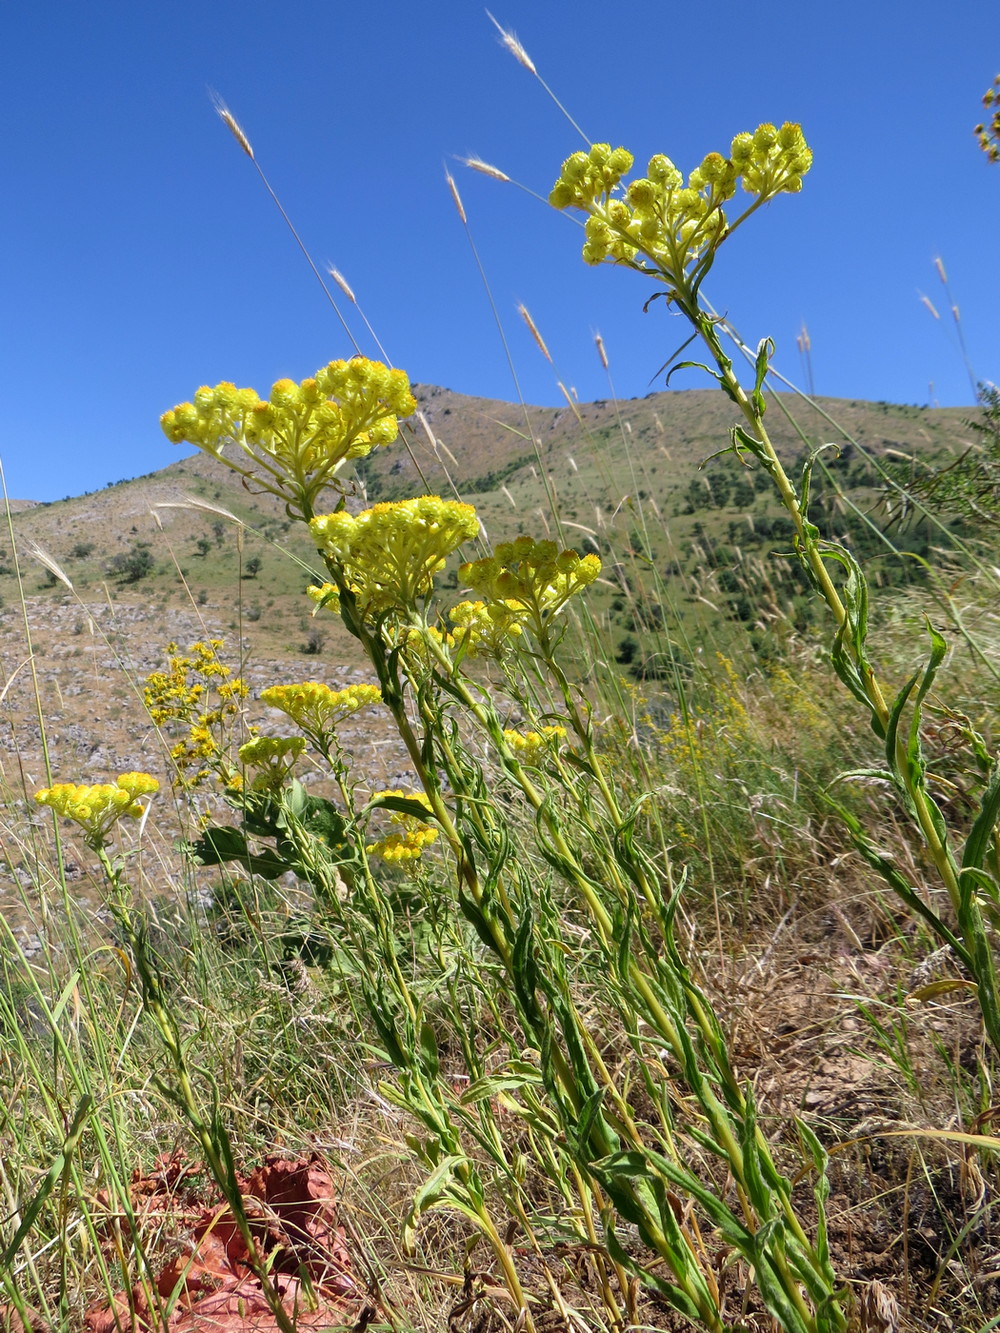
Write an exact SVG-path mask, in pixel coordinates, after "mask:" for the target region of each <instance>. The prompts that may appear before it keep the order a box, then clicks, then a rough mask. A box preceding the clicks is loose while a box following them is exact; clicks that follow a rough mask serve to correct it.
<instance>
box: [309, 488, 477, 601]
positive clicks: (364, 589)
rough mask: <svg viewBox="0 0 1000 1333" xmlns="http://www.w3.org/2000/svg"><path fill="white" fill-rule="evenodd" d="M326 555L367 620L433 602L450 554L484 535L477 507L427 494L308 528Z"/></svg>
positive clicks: (320, 521)
mask: <svg viewBox="0 0 1000 1333" xmlns="http://www.w3.org/2000/svg"><path fill="white" fill-rule="evenodd" d="M309 527H310V529H311V531H312V534H313V537H314V538H315V540H316V544H317V546H318V547H319V549H320V550H321V551H322V552H323V554H324V555H325V556H326V557H327V558H328V559H331V560H333V561H334V562H335V563H336V564H337V565H339V566H340V568H341V570H342V571H343V575H344V578H345V580H346V582H347V583H348V584H349V586H350V588H351V590H352V591H353V592H354V594H355V596H356V597H357V599H358V609H359V610H360V611H361V613H362V614H363V615H365V616H369V617H371V616H378V615H381V614H383V613H385V612H390V611H401V612H404V613H405V612H408V611H412V610H414V609H415V608H416V606H417V603H418V602H421V601H423V600H424V599H425V598H426V597H428V596H429V595H430V593H431V591H432V589H433V586H434V575H435V574H436V573H437V572H438V571H439V570H440V569H442V568H443V567H444V563H445V561H446V559H447V558H448V556H449V555H451V553H452V552H453V551H455V550H456V549H457V548H458V547H459V546H461V545H462V543H463V542H467V541H471V540H472V539H473V538H474V537H476V536H477V535H478V533H479V520H478V518H477V517H476V511H475V510H474V509H473V507H472V505H467V504H462V503H461V502H460V501H458V500H442V499H441V497H440V496H438V495H422V496H420V498H419V499H416V500H399V501H396V502H394V503H388V504H377V505H375V506H374V508H372V509H365V510H363V511H362V512H361V513H360V514H349V513H348V512H347V511H346V510H341V511H340V512H339V513H336V514H325V515H323V516H322V517H319V518H314V519H313V520H312V522H311V523H310V525H309Z"/></svg>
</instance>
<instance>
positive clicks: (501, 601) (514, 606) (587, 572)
mask: <svg viewBox="0 0 1000 1333" xmlns="http://www.w3.org/2000/svg"><path fill="white" fill-rule="evenodd" d="M600 572H601V562H600V559H599V558H598V557H597V556H596V555H585V556H580V555H578V554H577V552H576V551H560V550H559V547H558V546H557V545H556V544H555V542H549V541H541V542H538V541H534V540H533V539H532V538H531V537H518V539H517V541H513V542H501V543H500V545H499V546H497V548H496V550H495V551H494V553H493V555H492V556H489V557H488V558H487V559H485V560H476V561H473V562H472V563H471V564H467V565H463V566H462V567H461V569H460V570H459V571H458V573H459V577H460V578H461V579H462V580H464V582H466V583H467V584H468V585H469V587H470V588H474V589H475V590H476V592H478V593H480V594H482V596H483V598H484V599H485V602H486V606H487V608H488V610H489V611H490V613H491V615H492V614H494V613H496V614H497V615H498V616H499V617H501V619H502V618H503V617H504V616H506V615H509V614H511V613H513V614H517V615H519V616H521V617H522V618H523V619H524V620H525V621H526V622H527V623H529V624H530V625H531V627H532V628H533V629H534V631H535V633H536V634H539V635H540V634H542V633H544V630H545V626H546V624H547V623H548V621H549V620H550V619H551V618H552V616H554V615H555V614H556V613H557V612H558V611H560V610H561V609H562V608H563V607H564V606H565V605H566V603H567V602H568V601H569V599H570V598H571V597H572V596H573V594H574V593H576V592H579V591H580V590H581V589H582V588H585V587H586V586H587V585H588V584H589V583H593V581H594V579H596V578H597V576H598V574H600Z"/></svg>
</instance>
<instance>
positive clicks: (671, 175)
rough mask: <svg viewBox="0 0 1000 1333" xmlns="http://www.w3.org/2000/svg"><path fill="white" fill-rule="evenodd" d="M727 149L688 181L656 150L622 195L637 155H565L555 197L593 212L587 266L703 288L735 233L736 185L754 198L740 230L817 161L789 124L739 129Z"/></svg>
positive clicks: (797, 185) (555, 201) (596, 149)
mask: <svg viewBox="0 0 1000 1333" xmlns="http://www.w3.org/2000/svg"><path fill="white" fill-rule="evenodd" d="M729 153H730V155H729V157H723V156H722V155H721V154H720V153H709V154H708V156H707V157H706V158H705V159H704V160H703V161H702V163H701V165H700V166H699V167H696V168H695V170H694V171H692V172H691V175H690V176H689V177H688V181H687V184H686V185H685V183H684V177H683V176H682V175H681V173H680V172H679V171H678V170H677V168H676V167H675V166H674V164H673V162H671V161H670V159H669V158H668V157H664V156H663V154H662V153H658V154H656V156H654V157H652V158H650V160H649V165H648V167H647V174H646V176H643V177H640V178H639V179H637V180H634V181H632V182H631V184H630V185H629V186H628V187H627V188H625V189H624V191H623V193H619V191H620V190H621V181H622V177H623V176H624V175H625V173H626V172H627V171H629V170H630V169H631V167H632V162H633V157H632V154H631V153H630V152H628V151H627V150H626V149H624V148H614V149H612V147H611V145H610V144H606V143H598V144H594V145H593V146H592V147H591V149H590V151H589V152H587V153H583V152H580V153H574V154H573V155H572V156H571V157H568V158H567V159H566V161H565V162H564V163H563V165H562V171H561V172H560V175H559V179H558V180H557V181H556V184H555V186H554V188H553V190H552V193H551V194H550V196H549V202H550V203H551V204H552V205H553V207H554V208H559V209H564V208H578V209H580V210H581V211H582V212H584V213H586V214H587V215H588V217H587V222H586V228H585V231H586V238H587V239H586V243H585V245H584V247H583V258H584V260H585V261H586V262H587V263H588V264H600V263H601V262H603V261H604V260H611V261H613V262H618V263H623V264H628V265H630V266H631V267H633V268H639V269H642V270H643V271H645V272H652V273H657V274H660V275H662V276H663V277H665V278H667V280H668V281H669V282H671V283H672V284H674V285H676V286H678V287H683V286H685V285H686V283H687V284H691V283H693V284H694V286H697V283H698V282H700V281H701V279H702V278H703V277H704V275H705V273H706V272H707V270H708V268H709V267H710V264H711V260H712V256H713V255H714V252H715V250H716V249H717V248H718V246H719V245H720V244H721V243H722V241H723V240H724V239H725V238H726V236H727V235H728V234H729V232H730V231H731V230H732V228H730V226H729V224H728V222H727V220H726V215H725V213H724V212H723V207H722V206H723V204H725V203H726V202H727V201H728V200H730V199H732V198H733V196H734V195H735V193H736V186H737V183H738V182H742V185H743V189H744V190H745V191H746V192H747V193H748V194H752V195H755V196H756V202H755V203H754V204H753V205H752V206H751V209H748V210H747V211H746V212H745V213H744V214H743V215H742V216H741V217H740V218H738V219H737V222H736V223H734V224H733V226H734V227H735V226H736V225H738V224H739V222H741V221H742V220H743V218H744V217H746V216H747V213H749V212H750V211H752V209H753V208H756V207H758V206H759V205H760V204H763V203H766V202H767V201H768V200H769V199H773V198H774V197H775V195H777V194H781V193H794V192H796V191H798V190H801V188H802V177H803V176H804V175H805V173H806V172H807V171H808V170H809V168H810V166H811V165H812V152H811V150H810V149H809V147H808V145H807V144H806V141H805V138H804V137H803V134H802V128H801V126H799V125H795V124H792V123H791V122H786V124H784V125H782V126H781V127H780V129H779V128H776V127H775V126H774V125H771V124H763V125H759V126H758V127H757V129H756V130H755V131H754V133H753V134H738V135H737V136H736V137H735V139H733V141H732V144H731V146H730V150H729Z"/></svg>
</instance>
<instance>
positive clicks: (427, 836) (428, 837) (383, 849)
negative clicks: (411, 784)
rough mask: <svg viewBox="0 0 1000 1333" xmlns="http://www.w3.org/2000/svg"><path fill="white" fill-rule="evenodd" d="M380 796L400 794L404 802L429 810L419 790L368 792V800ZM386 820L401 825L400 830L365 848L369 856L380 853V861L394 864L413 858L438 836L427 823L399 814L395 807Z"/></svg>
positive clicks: (418, 855) (427, 803) (425, 799)
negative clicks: (411, 802)
mask: <svg viewBox="0 0 1000 1333" xmlns="http://www.w3.org/2000/svg"><path fill="white" fill-rule="evenodd" d="M380 796H401V797H403V798H404V799H405V800H407V801H416V802H417V803H418V804H420V805H422V806H423V807H424V809H425V810H427V811H428V813H430V808H431V806H430V802H429V801H428V799H427V797H426V796H425V795H424V793H423V792H403V791H376V792H373V793H372V800H373V801H376V800H378V798H379V797H380ZM390 822H391V823H393V824H400V825H402V832H401V833H390V834H389V835H388V837H385V838H380V839H379V840H378V842H372V843H369V844H368V846H367V847H366V848H365V851H366V852H368V854H369V855H370V856H381V858H382V860H383V861H391V862H396V863H397V864H399V863H402V862H407V861H416V860H418V859H419V858H420V857H421V856H422V855H423V851H424V848H425V847H429V846H430V845H431V843H432V842H434V840H435V839H436V838H437V835H438V831H437V829H436V828H432V827H431V825H430V824H424V823H422V822H421V821H420V820H419V819H417V818H415V817H414V816H413V815H404V814H401V813H400V812H399V811H398V810H394V811H393V812H392V815H391V817H390Z"/></svg>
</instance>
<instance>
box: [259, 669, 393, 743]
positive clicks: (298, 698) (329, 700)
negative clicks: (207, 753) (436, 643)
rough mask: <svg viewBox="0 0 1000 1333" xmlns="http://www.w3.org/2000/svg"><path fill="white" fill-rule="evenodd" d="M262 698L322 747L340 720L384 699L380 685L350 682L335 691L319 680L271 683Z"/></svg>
mask: <svg viewBox="0 0 1000 1333" xmlns="http://www.w3.org/2000/svg"><path fill="white" fill-rule="evenodd" d="M260 697H261V699H262V700H263V702H264V703H266V704H267V705H268V706H269V707H271V708H278V709H280V710H281V712H283V713H285V714H287V716H288V717H290V718H291V719H292V721H293V722H294V723H295V724H296V726H297V727H299V728H300V729H301V730H302V731H304V732H305V734H306V735H307V736H308V737H309V738H310V740H313V741H315V742H316V743H317V744H318V745H320V746H322V744H323V740H324V737H325V736H327V735H328V734H329V733H330V732H331V731H333V730H334V729H335V728H336V726H337V723H338V722H343V720H344V719H345V718H348V717H350V716H351V715H352V714H353V713H357V712H359V711H360V710H361V709H362V708H368V707H370V706H371V705H372V704H378V703H381V702H382V694H381V691H380V690H379V688H378V686H377V685H347V686H345V688H344V689H342V690H331V689H330V687H329V685H323V684H322V683H321V682H320V681H317V680H310V681H307V682H306V683H305V684H303V685H269V686H268V687H267V689H266V690H261V692H260ZM241 753H242V751H241Z"/></svg>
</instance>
